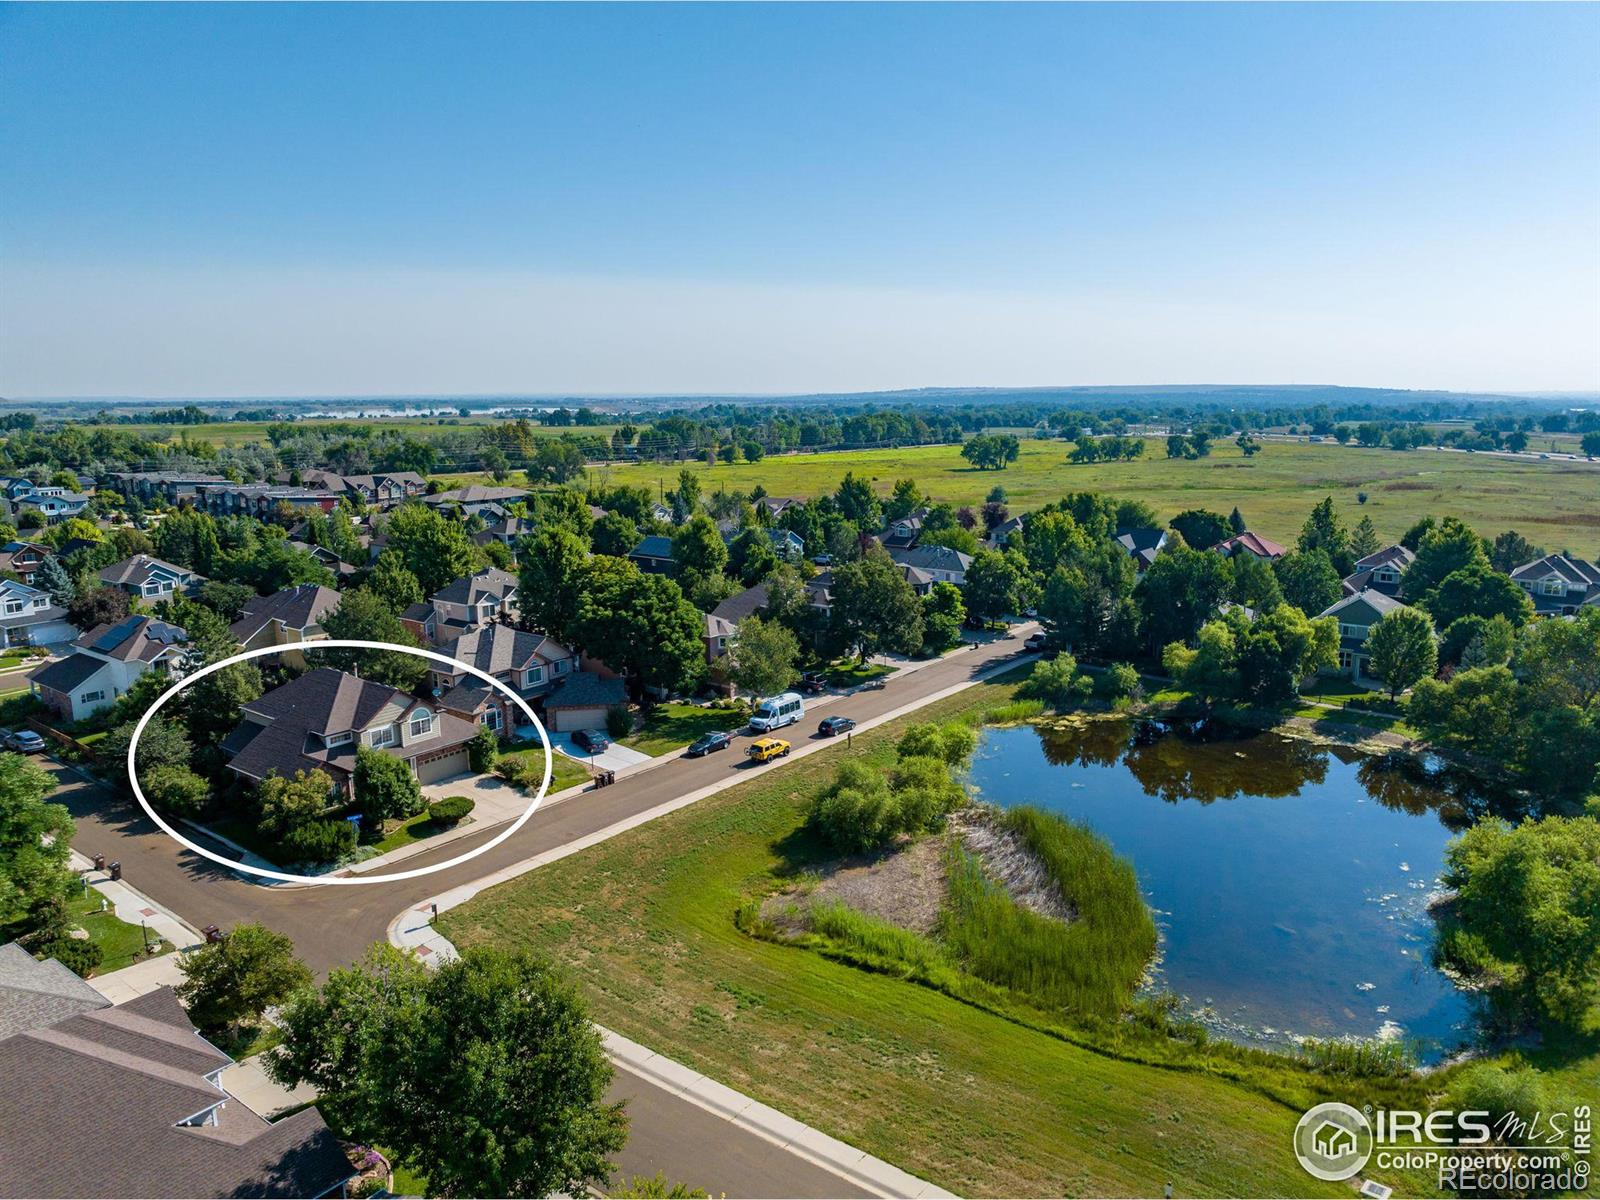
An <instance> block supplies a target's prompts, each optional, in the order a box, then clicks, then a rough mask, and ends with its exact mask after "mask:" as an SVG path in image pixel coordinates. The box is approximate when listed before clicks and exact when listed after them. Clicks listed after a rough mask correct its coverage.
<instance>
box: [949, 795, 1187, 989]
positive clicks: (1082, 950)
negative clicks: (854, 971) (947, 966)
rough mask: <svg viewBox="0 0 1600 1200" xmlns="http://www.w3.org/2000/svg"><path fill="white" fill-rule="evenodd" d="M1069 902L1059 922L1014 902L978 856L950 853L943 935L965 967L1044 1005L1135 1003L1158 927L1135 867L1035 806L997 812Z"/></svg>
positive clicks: (1079, 829)
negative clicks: (1068, 914) (1068, 912)
mask: <svg viewBox="0 0 1600 1200" xmlns="http://www.w3.org/2000/svg"><path fill="white" fill-rule="evenodd" d="M1003 822H1004V824H1005V825H1006V827H1007V828H1009V829H1011V830H1012V831H1013V832H1015V833H1016V834H1017V835H1018V836H1019V837H1020V838H1021V839H1022V841H1023V843H1024V844H1025V845H1026V846H1027V847H1028V849H1029V850H1030V851H1031V852H1032V853H1033V854H1035V855H1037V856H1038V857H1039V859H1040V861H1041V862H1042V863H1043V864H1044V867H1045V869H1046V871H1048V872H1049V874H1050V877H1051V878H1052V879H1053V880H1054V881H1055V883H1056V885H1057V887H1059V888H1060V889H1061V894H1062V896H1063V897H1064V898H1065V899H1066V901H1067V902H1068V903H1069V904H1071V905H1072V907H1073V909H1074V910H1075V913H1076V915H1075V917H1074V919H1073V920H1072V921H1070V922H1066V923H1063V922H1061V921H1055V920H1050V919H1048V918H1045V917H1041V916H1039V915H1038V914H1036V913H1033V912H1030V911H1028V910H1027V909H1025V908H1022V907H1020V906H1019V905H1017V904H1016V903H1015V902H1014V901H1013V900H1012V898H1011V897H1010V896H1009V895H1007V894H1006V892H1005V889H1003V888H1001V887H1000V886H998V885H997V884H995V883H993V882H991V881H990V880H989V879H988V878H987V877H986V876H985V875H984V873H983V869H982V867H981V866H980V865H979V863H978V861H977V860H976V859H975V858H974V857H973V856H972V855H970V854H967V853H965V852H964V851H959V850H958V851H954V852H953V854H952V859H951V863H950V874H949V880H950V883H949V887H950V899H949V905H948V907H947V909H946V911H945V914H944V918H943V920H942V922H941V926H940V934H941V937H942V938H943V940H944V943H945V945H946V946H947V947H949V949H950V952H951V954H952V955H953V956H954V957H955V958H956V959H957V961H959V962H960V963H961V964H962V965H963V966H964V967H965V968H966V969H967V970H968V971H970V972H972V974H974V975H976V976H977V977H978V978H980V979H983V980H985V981H987V982H989V983H993V984H996V985H998V986H1001V987H1005V988H1009V989H1011V990H1012V991H1015V992H1020V993H1022V994H1024V995H1026V996H1029V997H1032V998H1033V999H1034V1000H1035V1001H1037V1002H1038V1003H1040V1004H1043V1005H1045V1006H1046V1007H1050V1008H1064V1009H1066V1010H1067V1011H1069V1012H1073V1013H1077V1014H1079V1015H1082V1016H1090V1017H1113V1016H1116V1015H1117V1014H1118V1013H1120V1012H1122V1011H1123V1010H1124V1009H1125V1008H1126V1007H1127V1006H1128V1004H1129V1002H1130V1001H1131V1000H1132V999H1133V993H1134V991H1135V990H1136V989H1137V988H1138V986H1139V982H1140V980H1141V979H1142V978H1143V976H1144V971H1145V967H1146V965H1147V964H1148V963H1149V961H1150V956H1151V955H1152V954H1154V953H1155V948H1156V927H1155V922H1154V921H1153V920H1152V919H1151V917H1150V910H1149V908H1148V907H1147V906H1146V905H1145V902H1144V897H1143V896H1142V895H1140V893H1139V882H1138V878H1137V877H1136V876H1135V875H1134V872H1133V868H1132V867H1131V866H1129V865H1128V864H1127V863H1126V862H1124V861H1123V860H1121V859H1119V858H1118V857H1117V856H1116V855H1115V854H1114V853H1113V852H1112V850H1111V847H1110V846H1109V845H1108V844H1107V843H1106V842H1105V840H1104V839H1102V838H1100V837H1099V836H1097V835H1096V834H1094V833H1092V832H1090V831H1089V830H1088V829H1085V828H1083V827H1082V826H1079V825H1074V824H1072V823H1071V822H1069V821H1065V820H1063V819H1061V818H1060V817H1057V816H1055V815H1054V814H1051V813H1047V812H1043V811H1041V810H1039V809H1036V808H1015V809H1012V810H1011V811H1010V812H1008V813H1007V814H1006V815H1005V817H1004V818H1003Z"/></svg>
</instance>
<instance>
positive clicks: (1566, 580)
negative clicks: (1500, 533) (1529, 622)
mask: <svg viewBox="0 0 1600 1200" xmlns="http://www.w3.org/2000/svg"><path fill="white" fill-rule="evenodd" d="M1511 580H1512V582H1513V583H1515V584H1516V585H1517V586H1518V587H1520V588H1521V589H1522V590H1523V591H1525V592H1527V593H1528V596H1529V597H1530V598H1531V599H1532V600H1533V610H1534V612H1536V613H1538V614H1539V615H1540V616H1545V617H1554V616H1565V617H1570V616H1572V615H1573V614H1574V613H1576V612H1577V611H1578V609H1580V608H1582V607H1583V606H1584V605H1586V604H1600V567H1596V566H1595V565H1594V564H1593V563H1591V562H1587V561H1585V560H1584V559H1581V558H1572V557H1571V556H1570V555H1566V554H1546V555H1545V556H1544V557H1543V558H1537V559H1534V561H1533V562H1530V563H1523V564H1522V566H1520V567H1518V568H1517V569H1516V570H1514V571H1512V572H1511Z"/></svg>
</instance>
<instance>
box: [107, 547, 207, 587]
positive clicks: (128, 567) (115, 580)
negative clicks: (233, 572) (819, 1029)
mask: <svg viewBox="0 0 1600 1200" xmlns="http://www.w3.org/2000/svg"><path fill="white" fill-rule="evenodd" d="M156 575H165V576H171V577H172V578H174V579H183V578H186V577H190V578H194V579H199V578H200V576H198V575H196V574H195V573H194V572H193V571H191V570H189V569H188V568H187V567H179V566H174V565H173V564H172V563H169V562H166V561H164V560H162V559H159V558H155V557H153V556H151V555H149V554H135V555H134V556H133V557H132V558H125V559H123V560H122V561H121V562H116V563H112V564H111V565H110V566H109V567H102V568H101V570H100V579H101V582H103V583H112V584H129V583H131V584H134V585H143V584H144V583H145V581H146V580H148V579H151V578H152V577H154V576H156Z"/></svg>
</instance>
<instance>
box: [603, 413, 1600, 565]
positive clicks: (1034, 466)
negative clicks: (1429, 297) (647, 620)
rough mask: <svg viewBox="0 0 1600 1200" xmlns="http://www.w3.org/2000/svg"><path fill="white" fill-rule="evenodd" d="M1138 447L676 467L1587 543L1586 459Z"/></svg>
mask: <svg viewBox="0 0 1600 1200" xmlns="http://www.w3.org/2000/svg"><path fill="white" fill-rule="evenodd" d="M1148 450H1149V451H1154V457H1146V458H1142V459H1136V460H1135V461H1133V462H1129V463H1097V464H1091V465H1076V464H1073V463H1069V462H1068V461H1067V455H1068V453H1069V452H1070V451H1071V446H1069V445H1068V444H1067V443H1065V442H1060V441H1054V442H1035V441H1024V442H1023V443H1022V453H1021V456H1020V457H1019V458H1018V460H1017V461H1016V462H1015V463H1013V464H1012V465H1011V466H1009V467H1008V468H1006V469H1005V470H1004V471H980V470H977V469H976V468H974V467H972V466H970V465H969V464H968V463H967V462H966V461H965V460H964V459H963V458H962V457H961V455H960V452H959V450H958V448H957V447H955V446H916V447H907V448H903V449H898V450H862V451H856V452H853V453H848V454H846V453H829V454H786V455H776V456H772V457H769V458H766V459H763V460H762V461H761V462H759V463H741V464H735V465H725V464H721V463H719V464H718V465H717V466H715V467H707V466H705V465H704V464H703V463H700V464H691V465H690V467H689V469H690V470H693V471H696V472H698V473H699V474H700V476H701V486H702V487H703V488H705V489H706V490H707V491H717V490H720V489H722V488H724V487H726V488H728V489H742V490H746V491H748V490H749V489H750V488H753V487H754V486H755V485H756V484H758V483H759V484H762V485H763V486H764V487H765V488H766V489H767V491H768V492H770V493H772V494H773V495H777V496H812V495H815V494H817V493H819V492H823V491H832V490H833V489H834V488H835V487H837V486H838V483H839V480H840V479H841V478H843V476H844V474H845V472H846V471H854V472H855V473H856V474H857V475H858V476H866V477H868V478H870V479H872V480H873V481H874V486H875V487H876V488H877V490H878V491H879V492H881V493H887V492H888V490H889V489H890V488H891V487H892V486H893V484H894V481H895V480H896V479H902V478H911V479H915V480H916V481H917V484H918V486H919V487H921V488H922V489H923V491H925V492H926V493H927V494H928V495H930V496H932V497H934V498H935V499H938V500H948V501H950V502H951V503H955V504H971V505H979V504H981V503H982V502H983V499H984V496H985V495H986V494H987V493H988V491H989V489H990V488H992V487H994V486H995V485H996V484H999V485H1001V486H1002V487H1004V488H1005V489H1006V491H1007V493H1009V495H1010V498H1011V499H1010V504H1011V509H1012V511H1013V512H1020V511H1022V510H1024V509H1028V508H1037V507H1038V506H1039V505H1040V504H1043V503H1046V502H1048V501H1053V500H1056V499H1058V498H1060V496H1061V495H1062V494H1063V493H1065V492H1074V491H1086V492H1102V493H1104V494H1106V495H1108V496H1115V497H1117V498H1119V499H1130V500H1143V501H1145V502H1146V503H1148V504H1150V505H1151V506H1152V507H1154V508H1155V510H1156V512H1157V514H1158V515H1159V516H1161V517H1162V518H1164V519H1166V518H1170V517H1172V516H1174V515H1175V514H1177V513H1179V512H1181V511H1183V510H1184V509H1188V508H1210V509H1214V510H1215V511H1217V512H1223V513H1226V512H1229V511H1231V510H1232V509H1233V507H1234V506H1235V505H1237V506H1238V507H1239V509H1240V511H1242V512H1243V513H1244V515H1245V518H1246V520H1248V521H1249V523H1250V528H1251V529H1253V530H1255V531H1256V532H1257V533H1260V534H1262V535H1264V536H1266V537H1269V538H1273V539H1274V540H1276V541H1280V542H1284V543H1289V542H1292V541H1293V540H1294V538H1295V537H1296V535H1297V534H1298V533H1299V532H1300V526H1301V524H1302V523H1303V522H1304V521H1305V519H1306V513H1307V512H1308V511H1310V509H1311V506H1312V505H1313V504H1315V503H1316V502H1317V501H1319V500H1321V499H1322V498H1323V497H1324V496H1332V497H1333V498H1334V501H1335V503H1337V504H1338V505H1339V506H1340V507H1341V509H1343V510H1344V512H1345V514H1346V516H1347V518H1348V519H1349V520H1350V521H1351V522H1352V523H1353V522H1354V521H1355V520H1356V519H1357V516H1358V515H1365V516H1370V517H1371V518H1372V520H1373V523H1374V524H1376V525H1377V527H1378V532H1379V533H1380V534H1381V535H1382V536H1383V537H1385V538H1391V539H1393V538H1398V537H1399V536H1400V535H1401V534H1402V533H1404V532H1405V530H1406V529H1408V528H1409V527H1410V526H1411V525H1412V523H1414V522H1415V521H1417V520H1419V519H1421V518H1422V517H1425V516H1438V515H1439V514H1441V513H1453V514H1455V515H1457V516H1459V517H1461V518H1462V519H1463V520H1464V521H1466V522H1467V523H1468V524H1470V525H1472V526H1473V528H1475V529H1477V530H1478V532H1479V533H1482V534H1486V535H1488V536H1490V537H1493V536H1494V535H1495V534H1497V533H1499V532H1501V531H1502V530H1505V529H1508V528H1514V529H1517V530H1518V531H1520V532H1521V533H1522V534H1523V535H1525V536H1526V537H1528V538H1529V539H1530V540H1531V541H1533V542H1536V543H1539V544H1541V545H1545V546H1549V547H1561V546H1569V547H1571V548H1572V549H1573V550H1574V551H1575V552H1582V551H1583V550H1584V549H1585V548H1586V547H1593V545H1594V544H1595V540H1596V538H1597V537H1600V469H1597V468H1596V467H1595V466H1593V465H1592V464H1581V463H1566V462H1557V461H1554V460H1552V461H1549V462H1540V461H1537V460H1531V461H1517V460H1511V459H1504V458H1495V457H1491V456H1486V455H1475V454H1449V453H1441V452H1438V451H1434V450H1416V451H1411V452H1408V453H1401V452H1398V451H1394V450H1371V449H1363V448H1360V447H1354V446H1338V445H1312V444H1309V443H1279V442H1273V443H1270V444H1269V445H1267V446H1266V448H1265V449H1264V450H1262V452H1261V453H1260V454H1258V455H1256V456H1255V457H1254V458H1250V459H1246V458H1244V457H1243V456H1242V455H1241V454H1240V453H1239V451H1238V450H1237V449H1235V448H1234V447H1233V446H1231V445H1223V446H1219V447H1218V448H1217V449H1216V450H1215V451H1213V453H1212V455H1211V456H1210V457H1209V458H1203V459H1198V460H1196V461H1194V462H1189V461H1186V460H1183V459H1168V458H1165V457H1162V444H1161V441H1160V439H1150V440H1149V443H1148ZM679 469H680V467H679V465H678V464H670V465H660V464H654V463H643V464H638V465H630V466H612V467H597V468H592V469H591V470H590V473H589V474H590V478H591V479H592V480H593V481H595V482H596V483H599V482H602V481H609V482H612V483H633V484H644V485H647V486H648V487H649V488H650V490H651V491H652V492H655V491H656V489H657V486H658V483H659V484H660V485H662V486H664V487H666V488H669V489H670V488H672V487H675V486H676V483H677V478H678V471H679ZM1360 493H1365V494H1366V495H1367V503H1366V504H1365V505H1360V504H1358V494H1360Z"/></svg>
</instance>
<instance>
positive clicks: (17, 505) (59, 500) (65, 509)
mask: <svg viewBox="0 0 1600 1200" xmlns="http://www.w3.org/2000/svg"><path fill="white" fill-rule="evenodd" d="M88 506H89V497H88V496H86V495H84V494H83V493H82V492H73V491H68V490H67V489H66V488H64V487H53V486H42V487H35V488H30V489H29V490H28V491H27V492H24V493H23V494H22V495H20V496H17V497H15V498H14V499H13V500H12V507H13V509H14V510H15V511H16V512H19V513H23V512H36V513H38V514H40V515H41V516H43V517H44V518H46V519H47V520H49V521H52V522H54V521H65V520H66V519H67V518H68V517H76V516H81V515H82V513H83V510H84V509H85V508H87V507H88Z"/></svg>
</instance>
